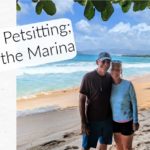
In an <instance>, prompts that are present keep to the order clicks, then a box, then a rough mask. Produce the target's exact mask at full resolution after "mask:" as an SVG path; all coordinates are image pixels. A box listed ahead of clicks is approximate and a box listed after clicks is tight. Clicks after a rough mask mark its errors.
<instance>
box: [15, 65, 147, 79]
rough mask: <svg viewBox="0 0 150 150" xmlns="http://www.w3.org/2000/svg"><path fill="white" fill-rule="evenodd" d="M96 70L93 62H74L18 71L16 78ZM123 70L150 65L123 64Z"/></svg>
mask: <svg viewBox="0 0 150 150" xmlns="http://www.w3.org/2000/svg"><path fill="white" fill-rule="evenodd" d="M94 68H96V64H95V63H93V62H75V63H68V64H61V65H52V66H42V67H35V68H34V67H32V68H24V69H20V70H18V72H17V76H22V75H37V74H58V73H63V74H66V73H75V72H87V71H91V70H93V69H94ZM123 68H125V69H130V68H135V69H136V68H137V69H138V68H144V69H146V68H150V63H135V64H131V63H123Z"/></svg>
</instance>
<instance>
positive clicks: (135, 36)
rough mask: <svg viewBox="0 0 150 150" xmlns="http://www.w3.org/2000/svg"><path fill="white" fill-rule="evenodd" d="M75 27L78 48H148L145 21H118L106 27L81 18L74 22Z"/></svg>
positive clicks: (148, 32)
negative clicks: (110, 26)
mask: <svg viewBox="0 0 150 150" xmlns="http://www.w3.org/2000/svg"><path fill="white" fill-rule="evenodd" d="M83 24H84V25H83ZM79 25H80V26H79ZM76 29H77V31H78V32H76V34H75V35H76V41H77V46H78V49H79V50H90V49H95V50H99V49H107V50H128V51H130V50H133V51H134V50H136V51H138V50H139V51H141V50H150V42H149V39H150V25H148V24H147V23H139V24H136V25H131V24H130V23H123V22H120V23H118V24H116V25H115V26H114V27H112V28H110V29H108V28H106V27H105V26H101V25H100V24H94V23H91V22H87V21H86V20H84V21H83V20H81V21H79V22H77V23H76ZM83 31H84V32H83Z"/></svg>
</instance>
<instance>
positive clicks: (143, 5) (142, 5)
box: [140, 1, 148, 10]
mask: <svg viewBox="0 0 150 150" xmlns="http://www.w3.org/2000/svg"><path fill="white" fill-rule="evenodd" d="M147 5H148V1H141V2H140V10H144V9H145V8H146V7H147Z"/></svg>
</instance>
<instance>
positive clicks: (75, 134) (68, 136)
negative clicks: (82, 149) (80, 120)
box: [63, 132, 79, 138]
mask: <svg viewBox="0 0 150 150" xmlns="http://www.w3.org/2000/svg"><path fill="white" fill-rule="evenodd" d="M77 135H79V133H76V132H69V133H66V134H64V135H63V138H71V137H73V136H77Z"/></svg>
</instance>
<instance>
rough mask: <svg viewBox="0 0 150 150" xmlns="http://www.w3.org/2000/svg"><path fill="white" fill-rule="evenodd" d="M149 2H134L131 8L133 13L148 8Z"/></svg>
mask: <svg viewBox="0 0 150 150" xmlns="http://www.w3.org/2000/svg"><path fill="white" fill-rule="evenodd" d="M148 3H149V1H147V0H145V1H140V0H137V1H136V0H135V1H134V6H133V11H139V10H144V9H145V8H146V7H147V6H148Z"/></svg>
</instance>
